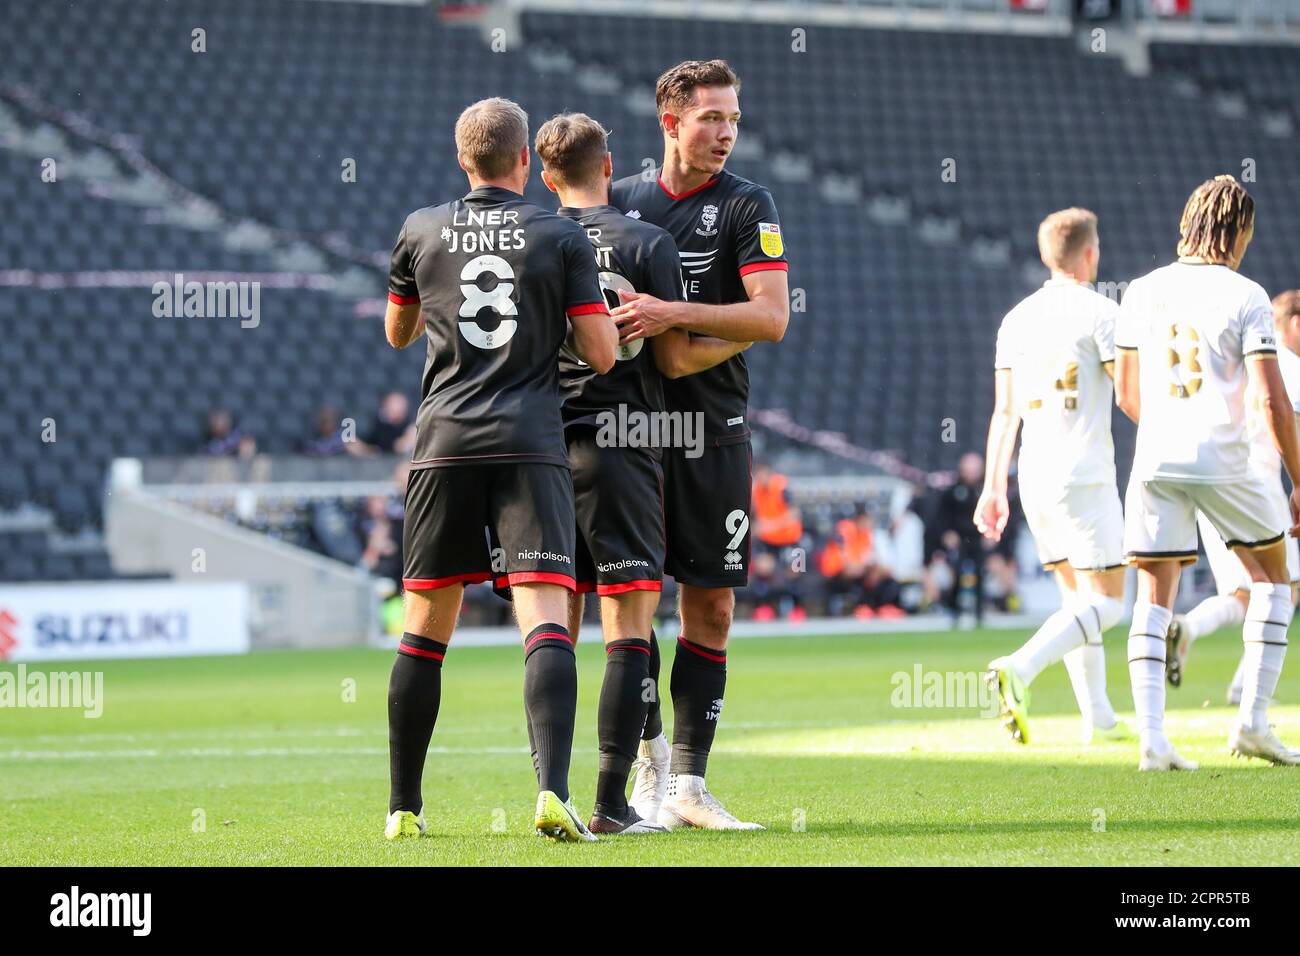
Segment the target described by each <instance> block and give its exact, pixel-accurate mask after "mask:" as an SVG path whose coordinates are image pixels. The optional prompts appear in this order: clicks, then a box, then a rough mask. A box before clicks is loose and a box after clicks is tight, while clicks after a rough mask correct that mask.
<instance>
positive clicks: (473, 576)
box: [402, 571, 492, 591]
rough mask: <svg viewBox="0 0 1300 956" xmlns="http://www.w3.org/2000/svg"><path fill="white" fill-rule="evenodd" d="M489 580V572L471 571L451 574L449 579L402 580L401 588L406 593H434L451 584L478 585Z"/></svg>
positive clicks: (490, 577) (490, 574) (490, 575)
mask: <svg viewBox="0 0 1300 956" xmlns="http://www.w3.org/2000/svg"><path fill="white" fill-rule="evenodd" d="M491 580H492V572H491V571H473V572H471V573H469V574H453V575H452V576H451V577H449V578H402V587H404V588H406V590H408V591H436V590H437V589H438V588H449V587H451V586H452V585H453V584H480V583H482V582H483V581H491Z"/></svg>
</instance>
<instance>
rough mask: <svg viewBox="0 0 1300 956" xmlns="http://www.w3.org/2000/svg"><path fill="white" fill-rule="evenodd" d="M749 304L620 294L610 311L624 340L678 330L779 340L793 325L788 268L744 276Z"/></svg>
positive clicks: (741, 339) (729, 337)
mask: <svg viewBox="0 0 1300 956" xmlns="http://www.w3.org/2000/svg"><path fill="white" fill-rule="evenodd" d="M740 281H741V283H742V284H743V285H744V287H745V295H746V296H748V300H747V301H745V302H733V303H730V304H729V305H710V304H708V303H706V302H665V301H663V300H662V299H657V298H655V297H654V296H651V295H646V294H645V293H641V292H633V293H628V292H622V291H620V292H619V294H618V297H619V300H620V304H619V306H618V308H616V309H615V310H614V311H613V312H611V313H610V314H611V315H612V316H613V317H614V321H615V322H617V323H618V327H619V334H620V338H619V341H620V342H624V343H626V342H634V341H636V340H637V339H644V338H650V337H652V336H655V335H658V334H660V333H661V332H663V331H665V330H667V329H671V328H679V329H683V330H685V331H687V332H694V333H696V334H698V335H712V336H714V337H716V338H720V339H726V340H727V341H729V342H780V341H781V339H782V338H784V337H785V330H786V326H787V325H789V323H790V289H789V280H788V278H787V276H786V273H785V272H784V271H783V270H777V269H769V270H764V271H762V272H750V273H748V274H746V275H745V276H743V277H742V278H741V280H740Z"/></svg>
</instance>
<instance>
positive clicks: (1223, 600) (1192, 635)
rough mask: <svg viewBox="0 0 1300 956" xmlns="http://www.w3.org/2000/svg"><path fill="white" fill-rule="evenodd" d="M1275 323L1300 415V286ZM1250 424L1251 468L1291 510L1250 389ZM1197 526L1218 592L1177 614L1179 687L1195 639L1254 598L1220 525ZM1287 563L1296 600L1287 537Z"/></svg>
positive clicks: (1299, 545) (1295, 556)
mask: <svg viewBox="0 0 1300 956" xmlns="http://www.w3.org/2000/svg"><path fill="white" fill-rule="evenodd" d="M1273 327H1274V329H1276V331H1277V339H1278V350H1277V367H1278V370H1279V371H1281V373H1282V384H1284V385H1285V386H1286V393H1287V395H1288V396H1289V397H1290V399H1291V407H1292V408H1293V409H1294V411H1295V412H1296V414H1300V354H1298V353H1300V290H1292V291H1290V292H1283V293H1282V294H1281V295H1278V296H1275V297H1274V299H1273ZM1246 402H1247V405H1246V407H1247V409H1248V414H1249V418H1248V420H1247V421H1248V425H1247V427H1248V428H1249V429H1250V470H1251V471H1252V472H1253V473H1255V474H1257V475H1259V476H1260V477H1261V478H1263V479H1264V481H1265V482H1267V483H1268V484H1269V485H1270V486H1271V487H1272V488H1273V489H1274V490H1275V493H1276V498H1277V505H1276V507H1277V510H1278V511H1279V513H1285V510H1286V492H1285V491H1284V490H1283V487H1282V483H1281V481H1280V478H1281V470H1282V462H1281V460H1280V459H1279V457H1278V453H1277V450H1276V449H1275V448H1274V447H1273V440H1272V439H1271V438H1270V437H1269V433H1268V426H1267V425H1266V424H1265V422H1264V420H1263V417H1262V416H1261V414H1260V403H1259V401H1258V400H1257V398H1256V396H1253V395H1250V394H1249V393H1248V394H1247V397H1246ZM1196 527H1197V528H1198V529H1200V532H1201V544H1202V546H1203V547H1204V548H1205V557H1206V559H1207V560H1208V561H1209V563H1210V572H1211V573H1212V574H1213V575H1214V583H1215V585H1216V587H1217V589H1218V594H1216V595H1214V596H1213V597H1208V598H1206V599H1205V600H1204V601H1202V602H1201V603H1200V604H1198V605H1197V606H1196V607H1194V608H1193V609H1192V610H1191V611H1189V612H1188V613H1187V614H1175V615H1174V620H1173V623H1172V624H1170V625H1169V648H1168V650H1167V651H1166V661H1165V677H1166V678H1168V680H1169V683H1170V684H1172V685H1173V686H1174V687H1178V686H1180V685H1181V684H1182V682H1183V669H1184V668H1185V667H1186V665H1187V655H1188V653H1189V652H1190V651H1191V648H1192V644H1193V643H1194V642H1195V641H1196V640H1197V639H1198V638H1200V637H1203V636H1205V635H1206V634H1211V633H1213V632H1214V631H1217V630H1219V629H1220V628H1224V627H1231V626H1234V625H1237V624H1240V623H1241V622H1242V620H1243V619H1244V618H1245V616H1246V604H1247V603H1248V601H1249V600H1250V577H1249V576H1248V575H1247V574H1246V568H1245V566H1244V565H1243V564H1242V563H1241V562H1240V561H1239V560H1238V559H1237V556H1236V555H1235V554H1233V553H1232V551H1230V550H1229V549H1228V546H1227V545H1226V544H1224V543H1223V538H1221V537H1220V536H1219V533H1218V532H1217V531H1215V530H1214V525H1212V524H1210V522H1209V521H1208V520H1207V519H1206V517H1205V515H1201V514H1198V515H1197V516H1196ZM1286 568H1287V575H1288V576H1289V577H1290V579H1291V603H1292V605H1294V604H1295V596H1296V585H1297V583H1300V542H1297V541H1296V539H1295V538H1292V537H1287V539H1286ZM1244 671H1245V658H1244V657H1243V659H1242V662H1241V663H1240V664H1238V665H1237V672H1236V673H1235V674H1233V676H1232V682H1231V683H1230V684H1229V685H1228V703H1229V704H1231V705H1233V706H1234V707H1235V706H1237V705H1239V704H1240V703H1241V685H1242V679H1243V677H1244Z"/></svg>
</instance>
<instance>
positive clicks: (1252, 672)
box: [1115, 176, 1300, 770]
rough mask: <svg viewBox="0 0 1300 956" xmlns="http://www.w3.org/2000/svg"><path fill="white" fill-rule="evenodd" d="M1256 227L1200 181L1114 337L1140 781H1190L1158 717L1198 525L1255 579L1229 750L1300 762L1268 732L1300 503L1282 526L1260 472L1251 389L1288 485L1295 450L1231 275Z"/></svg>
mask: <svg viewBox="0 0 1300 956" xmlns="http://www.w3.org/2000/svg"><path fill="white" fill-rule="evenodd" d="M1254 228H1255V203H1254V200H1252V199H1251V197H1250V196H1249V194H1247V192H1246V190H1245V189H1243V188H1242V186H1241V185H1240V184H1239V183H1238V182H1237V181H1236V180H1235V179H1233V178H1232V177H1231V176H1216V177H1215V178H1214V179H1211V180H1207V181H1206V182H1204V183H1202V184H1201V185H1200V186H1198V187H1197V188H1196V190H1195V191H1194V192H1193V193H1192V195H1191V197H1190V198H1189V199H1188V200H1187V205H1186V207H1185V208H1184V210H1183V216H1182V220H1181V221H1180V223H1179V232H1180V234H1181V239H1180V241H1179V243H1178V261H1177V262H1174V263H1172V264H1170V265H1167V266H1163V267H1161V268H1159V269H1156V270H1155V271H1154V272H1151V273H1149V274H1147V275H1145V276H1142V277H1141V278H1139V279H1135V280H1134V281H1133V282H1132V283H1131V284H1130V285H1129V287H1128V291H1127V292H1126V293H1125V295H1124V300H1123V303H1122V304H1121V306H1120V314H1119V319H1118V321H1117V323H1116V328H1115V346H1116V363H1115V386H1116V397H1117V400H1118V402H1119V406H1120V408H1121V409H1122V410H1123V411H1124V413H1125V414H1127V415H1128V416H1129V417H1130V418H1131V419H1133V421H1135V422H1137V424H1138V434H1137V450H1136V453H1135V456H1134V461H1133V471H1132V474H1131V476H1130V480H1129V486H1128V493H1127V495H1126V499H1125V507H1124V510H1125V523H1124V549H1125V552H1126V554H1127V556H1128V557H1129V559H1130V560H1132V561H1133V562H1134V563H1135V564H1136V565H1137V568H1138V582H1137V583H1138V590H1137V603H1136V604H1135V606H1134V608H1133V622H1132V625H1131V627H1130V629H1129V641H1128V656H1129V676H1130V678H1131V680H1132V682H1133V704H1134V708H1135V709H1136V711H1137V722H1138V734H1139V738H1140V744H1139V750H1140V761H1139V764H1138V769H1139V770H1195V769H1196V764H1195V763H1193V762H1192V761H1190V760H1187V759H1185V758H1184V757H1182V756H1181V755H1180V754H1178V752H1177V751H1175V750H1174V748H1173V745H1172V744H1171V743H1170V742H1169V738H1168V737H1167V736H1166V734H1165V729H1164V717H1165V651H1166V635H1167V633H1168V631H1169V624H1170V621H1171V619H1172V617H1173V611H1172V610H1171V608H1172V607H1173V602H1174V596H1175V594H1176V593H1177V589H1178V577H1179V574H1180V573H1181V570H1182V564H1183V563H1186V562H1189V561H1194V560H1195V559H1196V514H1197V512H1198V511H1199V512H1201V513H1202V514H1204V515H1205V516H1206V518H1207V519H1208V520H1209V521H1210V523H1211V524H1212V525H1214V527H1215V529H1216V530H1217V531H1218V532H1219V534H1220V535H1222V537H1223V539H1224V540H1225V541H1226V542H1227V544H1228V547H1230V548H1232V549H1233V551H1234V552H1235V553H1236V555H1237V557H1238V558H1239V559H1240V560H1241V562H1242V564H1243V566H1244V567H1245V570H1246V572H1247V573H1248V574H1249V576H1250V580H1251V585H1250V602H1249V604H1248V606H1247V608H1246V617H1245V622H1244V624H1243V626H1242V641H1243V643H1244V645H1245V665H1244V666H1245V680H1244V684H1243V686H1242V694H1241V706H1240V709H1239V711H1238V715H1237V718H1236V720H1235V721H1234V722H1233V727H1232V729H1231V731H1230V733H1229V736H1228V747H1229V749H1230V750H1231V751H1232V752H1233V753H1235V754H1239V755H1242V756H1250V757H1261V758H1263V759H1265V760H1269V761H1271V762H1273V763H1287V764H1294V763H1300V752H1297V751H1293V750H1290V749H1288V748H1287V747H1286V746H1285V745H1284V744H1283V743H1282V742H1281V741H1280V740H1278V738H1277V736H1276V735H1274V733H1273V731H1272V728H1271V727H1270V726H1269V724H1268V704H1269V700H1270V699H1271V697H1272V695H1273V692H1274V691H1275V690H1276V688H1277V682H1278V678H1279V677H1280V676H1281V673H1282V661H1283V659H1284V658H1285V656H1286V643H1287V638H1286V631H1287V625H1288V624H1289V623H1290V621H1291V610H1292V609H1291V586H1290V584H1289V579H1288V575H1287V568H1286V546H1285V544H1284V542H1283V537H1284V535H1285V534H1286V533H1287V531H1288V530H1289V531H1290V533H1291V534H1293V535H1294V534H1296V533H1298V532H1300V490H1297V491H1293V492H1292V493H1291V497H1290V501H1289V502H1288V504H1289V514H1287V513H1279V512H1278V510H1277V508H1276V504H1277V502H1276V495H1275V494H1274V493H1273V490H1272V487H1271V485H1270V484H1269V483H1267V482H1265V481H1264V480H1263V479H1262V478H1260V477H1259V476H1258V475H1255V474H1253V473H1252V472H1251V470H1250V467H1249V464H1248V461H1247V459H1248V457H1249V441H1248V439H1247V429H1246V418H1247V415H1246V388H1247V384H1248V383H1249V385H1250V387H1251V388H1252V389H1253V390H1254V394H1255V395H1257V396H1259V401H1260V407H1261V411H1262V413H1263V416H1264V420H1265V424H1266V427H1267V429H1268V431H1269V435H1270V437H1271V438H1272V441H1273V444H1274V447H1276V448H1277V450H1278V452H1279V453H1280V455H1281V458H1282V463H1283V464H1284V465H1285V466H1286V469H1287V473H1288V474H1289V475H1291V476H1292V480H1293V482H1294V481H1295V479H1296V478H1300V445H1298V444H1297V438H1296V423H1295V415H1294V413H1293V412H1292V408H1291V402H1290V400H1289V399H1288V397H1287V394H1286V387H1285V386H1284V385H1283V383H1282V373H1281V372H1280V371H1279V370H1278V363H1277V339H1276V335H1275V333H1274V331H1273V309H1272V306H1271V304H1270V302H1269V300H1268V295H1267V294H1266V293H1265V292H1264V290H1263V289H1262V288H1261V287H1260V286H1259V284H1258V283H1256V282H1252V281H1251V280H1250V279H1247V278H1246V277H1245V276H1242V275H1239V274H1238V273H1237V268H1238V267H1239V266H1240V264H1241V259H1242V257H1243V256H1244V255H1245V254H1246V247H1247V245H1249V243H1250V240H1251V237H1252V236H1253V234H1254Z"/></svg>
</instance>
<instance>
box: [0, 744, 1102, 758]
mask: <svg viewBox="0 0 1300 956" xmlns="http://www.w3.org/2000/svg"><path fill="white" fill-rule="evenodd" d="M714 751H715V752H716V753H728V754H747V755H751V756H760V757H761V756H769V757H777V756H831V757H853V756H889V755H895V754H904V755H905V754H914V755H917V756H936V755H939V756H944V755H948V754H1012V753H1015V752H1016V751H1013V750H1011V749H1010V748H1008V747H932V748H917V747H910V746H883V747H771V748H765V747H743V746H734V745H733V746H720V747H715V748H714ZM1084 752H1085V751H1083V750H1082V749H1080V748H1078V747H1035V748H1034V749H1033V753H1035V754H1052V755H1065V754H1076V755H1078V754H1083V753H1084ZM387 753H388V748H387V747H253V748H249V749H243V750H241V749H239V748H236V747H184V748H180V749H177V750H163V749H159V748H153V747H148V748H134V749H118V750H0V761H4V760H13V761H23V760H159V759H164V758H166V759H171V758H176V757H326V756H362V757H378V756H384V755H387ZM429 753H431V754H445V755H450V756H497V755H503V754H509V755H516V754H527V753H529V749H528V748H527V747H430V748H429Z"/></svg>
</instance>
